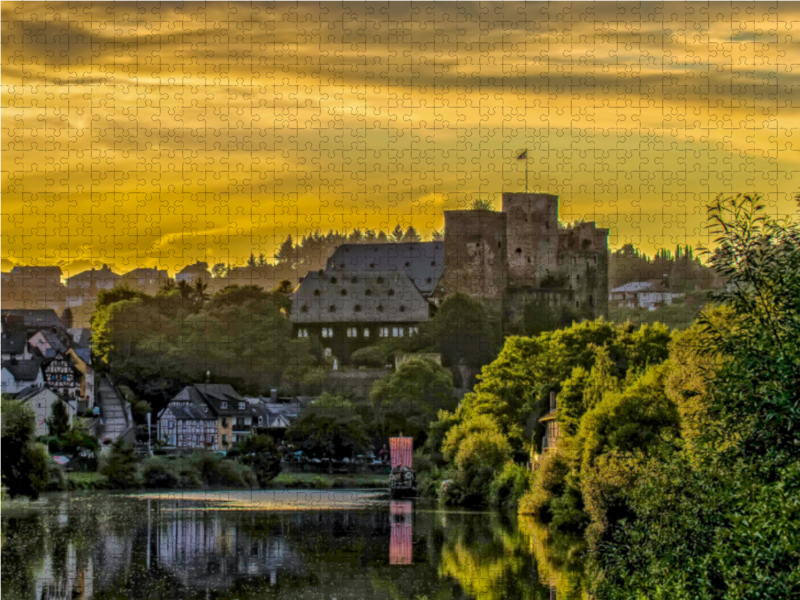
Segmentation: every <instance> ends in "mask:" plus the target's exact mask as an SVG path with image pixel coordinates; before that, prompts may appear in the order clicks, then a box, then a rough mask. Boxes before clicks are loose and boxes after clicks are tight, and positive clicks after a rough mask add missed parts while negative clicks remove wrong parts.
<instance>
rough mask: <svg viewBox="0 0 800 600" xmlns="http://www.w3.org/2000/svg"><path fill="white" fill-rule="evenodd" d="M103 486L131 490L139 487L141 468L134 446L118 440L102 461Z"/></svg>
mask: <svg viewBox="0 0 800 600" xmlns="http://www.w3.org/2000/svg"><path fill="white" fill-rule="evenodd" d="M100 475H101V476H102V478H103V485H105V486H107V487H110V488H112V489H131V488H136V487H138V486H139V468H138V465H137V463H136V453H135V452H134V450H133V446H131V445H130V444H126V443H125V442H123V441H122V440H117V441H116V442H115V443H114V445H113V446H112V447H111V450H110V451H109V453H108V455H107V456H104V457H103V458H102V459H101V460H100Z"/></svg>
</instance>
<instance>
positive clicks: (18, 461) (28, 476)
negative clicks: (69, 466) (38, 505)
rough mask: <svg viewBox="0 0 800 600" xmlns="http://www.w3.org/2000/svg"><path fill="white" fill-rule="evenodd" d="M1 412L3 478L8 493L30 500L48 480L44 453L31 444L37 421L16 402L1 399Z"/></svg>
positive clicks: (40, 490)
mask: <svg viewBox="0 0 800 600" xmlns="http://www.w3.org/2000/svg"><path fill="white" fill-rule="evenodd" d="M0 410H1V411H2V442H1V445H2V453H3V460H2V476H3V485H4V486H6V487H7V488H8V494H9V496H11V497H12V498H13V497H15V496H29V497H31V498H33V499H36V498H38V497H39V494H40V493H41V492H43V491H44V490H45V488H46V487H47V484H48V481H49V479H50V475H49V468H48V465H47V455H46V454H45V451H44V450H43V449H42V448H40V447H38V446H36V444H35V443H34V433H35V431H36V422H35V417H34V414H33V410H32V409H31V408H30V406H28V405H26V404H22V403H20V402H19V401H17V400H14V399H11V398H7V397H3V398H2V399H0Z"/></svg>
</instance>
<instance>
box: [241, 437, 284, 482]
mask: <svg viewBox="0 0 800 600" xmlns="http://www.w3.org/2000/svg"><path fill="white" fill-rule="evenodd" d="M241 451H242V462H243V463H244V464H245V465H247V466H248V467H250V468H251V469H252V470H253V473H254V474H255V476H256V479H257V480H258V485H259V487H261V488H265V487H267V484H268V483H269V482H270V481H272V480H273V479H275V478H276V477H277V476H278V474H279V473H280V472H281V457H280V455H279V454H278V447H277V445H276V444H275V440H273V439H272V438H271V437H270V436H268V435H263V434H262V435H250V436H247V437H246V438H245V439H244V442H242V446H241Z"/></svg>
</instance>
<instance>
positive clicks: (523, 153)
mask: <svg viewBox="0 0 800 600" xmlns="http://www.w3.org/2000/svg"><path fill="white" fill-rule="evenodd" d="M527 158H528V150H527V149H526V150H523V151H522V154H520V155H519V156H518V157H517V160H525V159H527Z"/></svg>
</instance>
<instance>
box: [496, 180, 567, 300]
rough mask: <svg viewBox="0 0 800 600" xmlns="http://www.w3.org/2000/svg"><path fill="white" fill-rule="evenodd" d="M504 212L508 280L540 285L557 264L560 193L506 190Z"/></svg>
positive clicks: (514, 283) (519, 283) (520, 283)
mask: <svg viewBox="0 0 800 600" xmlns="http://www.w3.org/2000/svg"><path fill="white" fill-rule="evenodd" d="M503 212H504V213H505V214H506V223H507V225H506V236H507V241H508V253H507V261H508V278H509V284H510V285H512V286H533V287H539V286H540V285H541V283H542V281H543V280H544V279H545V277H546V276H547V275H548V273H553V272H555V271H556V269H557V268H558V263H557V253H558V196H553V195H551V194H528V193H505V194H503Z"/></svg>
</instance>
